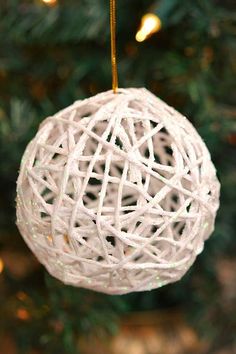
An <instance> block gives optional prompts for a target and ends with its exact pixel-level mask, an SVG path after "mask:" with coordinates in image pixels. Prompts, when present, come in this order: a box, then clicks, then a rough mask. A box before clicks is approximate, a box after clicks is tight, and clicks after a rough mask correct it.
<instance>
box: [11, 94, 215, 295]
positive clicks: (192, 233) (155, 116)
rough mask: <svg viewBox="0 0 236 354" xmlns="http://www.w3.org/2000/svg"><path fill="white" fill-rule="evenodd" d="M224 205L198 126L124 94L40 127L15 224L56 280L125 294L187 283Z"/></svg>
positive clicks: (76, 107)
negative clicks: (186, 276)
mask: <svg viewBox="0 0 236 354" xmlns="http://www.w3.org/2000/svg"><path fill="white" fill-rule="evenodd" d="M218 199H219V182H218V180H217V178H216V174H215V168H214V166H213V164H212V162H211V159H210V155H209V152H208V150H207V148H206V146H205V144H204V142H203V141H202V139H201V138H200V136H199V135H198V133H197V132H196V130H195V129H194V128H193V126H192V124H191V123H190V122H189V121H188V120H187V119H186V118H185V117H183V116H182V115H181V114H180V113H178V112H177V111H175V110H174V109H173V108H170V107H169V106H168V105H167V104H165V103H164V102H163V101H161V100H160V99H158V98H156V97H155V96H153V95H152V94H151V93H150V92H149V91H147V90H145V89H119V90H118V93H117V94H114V93H113V92H112V91H108V92H104V93H101V94H98V95H96V96H94V97H91V98H89V99H85V100H82V101H77V102H75V103H74V104H73V105H72V106H70V107H68V108H66V109H64V110H62V111H60V112H59V113H57V114H56V115H55V116H53V117H50V118H48V120H46V121H45V123H44V124H42V125H41V127H40V129H39V131H38V133H37V135H36V136H35V138H34V139H33V140H32V141H31V142H30V144H29V145H28V147H27V149H26V151H25V154H24V157H23V160H22V164H21V170H20V175H19V178H18V183H17V223H18V227H19V229H20V231H21V233H22V235H23V237H24V239H25V240H26V242H27V243H28V245H29V247H30V248H31V249H32V251H33V252H34V253H35V254H36V256H37V257H38V259H39V260H40V262H42V263H43V264H44V265H45V267H46V268H47V269H48V271H49V272H50V273H51V274H52V275H54V276H55V277H57V278H58V279H61V280H62V281H63V282H65V283H68V284H72V285H76V286H81V287H85V288H90V289H94V290H97V291H101V292H105V293H109V294H122V293H127V292H130V291H143V290H147V289H152V288H157V287H160V286H162V285H164V284H167V283H170V282H174V281H176V280H178V279H180V278H181V277H182V276H183V274H184V273H185V272H186V271H187V269H188V268H189V267H190V266H191V264H192V263H193V261H194V260H195V258H196V255H197V254H198V253H199V252H200V251H201V250H202V248H203V243H204V240H205V239H207V238H208V237H209V235H210V233H211V232H212V230H213V226H214V219H215V214H216V211H217V208H218Z"/></svg>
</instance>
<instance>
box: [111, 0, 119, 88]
mask: <svg viewBox="0 0 236 354" xmlns="http://www.w3.org/2000/svg"><path fill="white" fill-rule="evenodd" d="M110 30H111V68H112V90H113V92H114V93H116V92H117V89H118V74H117V59H116V0H110Z"/></svg>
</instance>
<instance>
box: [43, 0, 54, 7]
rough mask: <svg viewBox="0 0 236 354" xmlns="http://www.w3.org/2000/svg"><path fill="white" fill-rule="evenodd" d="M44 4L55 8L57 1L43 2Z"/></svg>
mask: <svg viewBox="0 0 236 354" xmlns="http://www.w3.org/2000/svg"><path fill="white" fill-rule="evenodd" d="M42 2H44V3H45V4H47V5H49V6H53V5H55V4H56V2H57V0H42Z"/></svg>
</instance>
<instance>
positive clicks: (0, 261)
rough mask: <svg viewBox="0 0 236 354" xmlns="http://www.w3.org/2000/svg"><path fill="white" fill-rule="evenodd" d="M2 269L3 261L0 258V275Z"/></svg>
mask: <svg viewBox="0 0 236 354" xmlns="http://www.w3.org/2000/svg"><path fill="white" fill-rule="evenodd" d="M3 269H4V263H3V260H2V259H1V258H0V273H2V271H3Z"/></svg>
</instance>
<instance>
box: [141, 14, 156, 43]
mask: <svg viewBox="0 0 236 354" xmlns="http://www.w3.org/2000/svg"><path fill="white" fill-rule="evenodd" d="M160 29H161V20H160V18H159V17H158V16H157V15H154V14H146V15H144V16H143V17H142V19H141V26H140V29H139V30H138V32H137V33H136V36H135V39H136V41H138V42H143V41H145V39H146V38H147V37H149V36H150V35H152V34H153V33H155V32H158V31H159V30H160Z"/></svg>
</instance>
